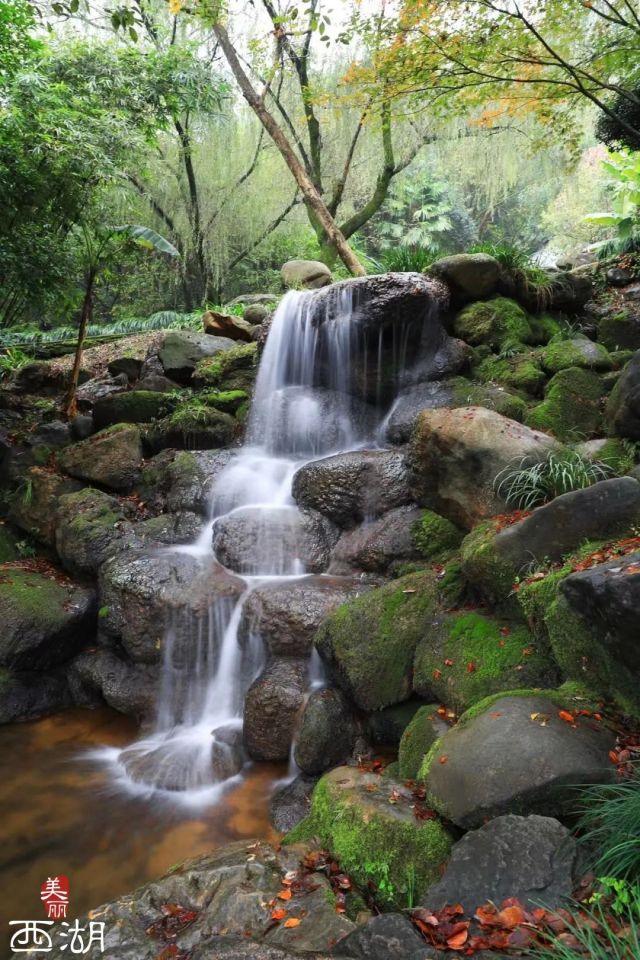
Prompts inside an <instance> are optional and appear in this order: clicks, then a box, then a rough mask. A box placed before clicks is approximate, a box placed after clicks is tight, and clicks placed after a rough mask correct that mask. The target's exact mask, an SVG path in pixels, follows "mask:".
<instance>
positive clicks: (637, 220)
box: [585, 150, 640, 258]
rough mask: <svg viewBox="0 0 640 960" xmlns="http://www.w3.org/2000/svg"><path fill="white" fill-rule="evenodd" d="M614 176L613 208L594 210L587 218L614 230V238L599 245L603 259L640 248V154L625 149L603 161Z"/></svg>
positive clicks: (593, 222) (588, 221)
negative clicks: (599, 211)
mask: <svg viewBox="0 0 640 960" xmlns="http://www.w3.org/2000/svg"><path fill="white" fill-rule="evenodd" d="M603 167H604V169H605V171H606V172H607V173H608V174H609V176H610V177H611V179H612V181H613V184H612V190H611V210H610V211H609V212H603V213H591V214H589V215H588V216H587V217H586V218H585V219H586V221H587V223H592V224H594V225H595V226H598V227H604V228H605V229H608V230H614V231H615V232H616V237H615V239H614V240H603V241H601V242H600V243H598V244H596V245H595V246H596V247H597V248H598V249H599V253H600V256H601V257H602V258H608V257H611V256H614V255H617V254H625V253H631V252H635V251H637V250H640V154H638V153H636V152H634V151H630V150H624V151H620V153H612V154H610V156H609V159H608V160H607V161H606V162H605V163H603Z"/></svg>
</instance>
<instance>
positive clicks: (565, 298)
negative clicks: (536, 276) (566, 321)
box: [547, 268, 593, 313]
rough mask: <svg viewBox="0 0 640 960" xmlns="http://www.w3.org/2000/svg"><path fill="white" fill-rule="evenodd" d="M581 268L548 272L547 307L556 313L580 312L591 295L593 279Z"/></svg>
mask: <svg viewBox="0 0 640 960" xmlns="http://www.w3.org/2000/svg"><path fill="white" fill-rule="evenodd" d="M589 269H590V268H587V272H581V269H577V270H570V271H567V272H562V271H560V272H558V273H552V274H549V279H550V287H549V292H548V295H547V309H548V310H550V311H553V312H558V313H580V311H581V310H582V309H583V307H584V305H585V304H586V303H588V302H589V300H591V298H592V297H593V281H592V280H591V277H590V276H589V273H588V270H589Z"/></svg>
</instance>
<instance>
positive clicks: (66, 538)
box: [56, 487, 135, 576]
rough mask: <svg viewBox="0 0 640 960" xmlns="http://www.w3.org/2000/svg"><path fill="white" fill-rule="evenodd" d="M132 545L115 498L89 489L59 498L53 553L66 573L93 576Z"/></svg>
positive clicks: (129, 533) (128, 527) (120, 506)
mask: <svg viewBox="0 0 640 960" xmlns="http://www.w3.org/2000/svg"><path fill="white" fill-rule="evenodd" d="M134 542H135V538H134V535H133V525H132V524H131V523H130V522H129V521H128V520H127V519H126V515H125V511H124V509H123V507H122V504H121V503H120V501H119V500H117V499H116V498H115V497H112V496H110V495H109V494H108V493H103V492H102V491H101V490H93V489H92V488H91V487H87V488H85V489H84V490H80V491H79V492H78V493H69V494H65V495H64V496H62V497H60V499H59V501H58V511H57V524H56V551H57V553H58V556H59V557H60V559H61V561H62V565H63V567H64V568H65V570H69V571H70V572H71V573H74V574H77V575H80V576H93V575H94V574H96V573H97V571H98V570H99V569H100V567H101V566H102V564H103V563H104V562H105V560H108V559H110V558H111V557H114V556H116V554H118V553H121V552H122V551H123V550H126V549H128V548H129V547H130V546H131V545H132V544H133V543H134Z"/></svg>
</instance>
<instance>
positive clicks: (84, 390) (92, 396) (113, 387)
mask: <svg viewBox="0 0 640 960" xmlns="http://www.w3.org/2000/svg"><path fill="white" fill-rule="evenodd" d="M128 383H129V381H128V378H127V375H126V373H120V374H118V376H117V377H96V378H95V379H93V380H87V382H86V383H83V384H82V386H80V387H79V388H78V391H77V393H76V402H77V404H78V409H79V410H81V411H82V412H83V413H87V412H88V411H90V410H91V409H92V407H93V405H94V404H95V403H97V402H98V400H101V399H103V398H104V397H109V396H111V395H112V394H117V393H122V391H123V390H126V389H127V385H128Z"/></svg>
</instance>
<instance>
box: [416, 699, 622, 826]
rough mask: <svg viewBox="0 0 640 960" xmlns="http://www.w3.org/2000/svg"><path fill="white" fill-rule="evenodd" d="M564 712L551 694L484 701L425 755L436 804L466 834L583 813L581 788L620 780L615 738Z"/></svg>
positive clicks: (424, 774)
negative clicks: (509, 817) (494, 821)
mask: <svg viewBox="0 0 640 960" xmlns="http://www.w3.org/2000/svg"><path fill="white" fill-rule="evenodd" d="M564 713H565V711H564V710H561V709H559V706H558V701H557V699H556V698H554V699H550V698H549V697H548V696H547V695H545V694H543V693H531V694H527V693H523V695H522V696H515V695H511V696H506V695H505V696H502V697H498V698H492V699H490V700H488V701H485V702H483V703H481V704H478V705H477V706H476V707H474V708H473V709H472V710H471V711H469V712H468V713H467V714H465V715H463V717H462V718H461V719H460V721H459V722H458V724H457V725H456V726H455V727H453V728H452V729H451V730H449V731H448V732H447V733H445V735H444V736H443V737H442V738H441V739H440V740H439V741H438V742H437V744H435V746H434V747H433V748H432V749H431V751H430V752H429V754H428V755H427V757H426V758H425V761H424V763H423V766H422V769H421V771H420V774H421V776H422V777H424V778H425V779H426V781H427V789H428V795H429V802H430V803H431V804H433V806H434V807H435V809H436V810H437V811H438V812H439V813H440V814H442V816H445V817H446V818H447V819H449V820H452V821H453V823H455V824H456V825H457V826H459V827H462V828H463V829H465V830H469V829H471V828H473V827H479V826H481V825H482V824H483V823H484V822H485V820H486V819H488V818H493V817H498V816H501V815H502V814H505V813H517V814H522V815H524V814H528V813H539V814H543V815H545V816H562V815H563V814H566V813H568V812H570V811H571V810H573V809H575V789H576V787H579V786H581V785H587V784H592V783H610V782H612V781H613V780H614V779H615V772H616V771H615V768H614V767H613V765H612V763H611V760H610V759H609V751H610V750H611V749H612V748H613V746H614V744H615V734H614V733H612V732H611V730H609V729H608V728H607V727H606V726H605V725H604V724H603V723H602V722H601V721H599V720H596V719H595V718H591V717H582V716H581V717H579V718H576V720H575V721H574V722H571V721H570V717H571V716H572V714H571V712H570V711H567V717H566V718H565V717H564ZM561 714H563V715H561ZM514 747H515V749H514Z"/></svg>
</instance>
